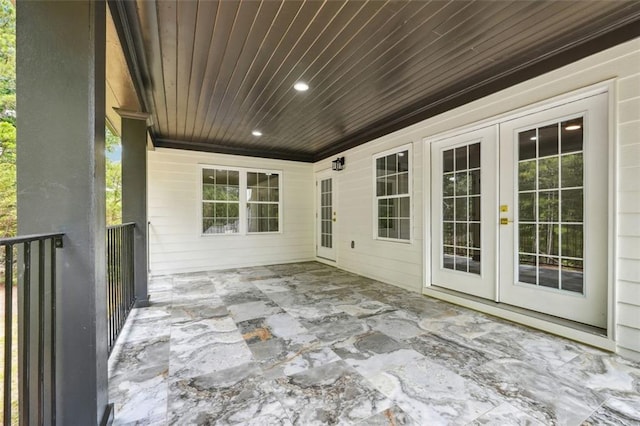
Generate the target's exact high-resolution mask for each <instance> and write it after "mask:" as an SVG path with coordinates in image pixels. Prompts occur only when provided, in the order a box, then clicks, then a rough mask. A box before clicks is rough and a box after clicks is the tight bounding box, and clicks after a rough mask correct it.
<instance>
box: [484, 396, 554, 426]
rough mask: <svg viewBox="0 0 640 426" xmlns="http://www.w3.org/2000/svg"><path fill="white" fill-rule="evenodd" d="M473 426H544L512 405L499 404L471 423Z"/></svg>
mask: <svg viewBox="0 0 640 426" xmlns="http://www.w3.org/2000/svg"><path fill="white" fill-rule="evenodd" d="M471 424H472V425H474V426H480V425H489V426H492V425H513V426H544V423H540V422H539V421H537V420H536V419H534V418H533V417H531V416H530V415H528V414H526V413H525V412H523V411H522V410H518V409H517V408H515V407H514V406H513V405H511V404H508V403H506V402H505V403H504V404H500V405H499V406H497V407H496V408H494V409H493V410H491V411H489V412H488V413H485V414H483V415H482V416H480V417H478V418H477V419H475V420H474V421H473V423H471Z"/></svg>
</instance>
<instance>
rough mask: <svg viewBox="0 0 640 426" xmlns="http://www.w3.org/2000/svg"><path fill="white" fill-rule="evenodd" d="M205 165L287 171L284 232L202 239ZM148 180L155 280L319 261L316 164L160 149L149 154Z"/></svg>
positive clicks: (150, 244) (152, 270) (284, 186)
mask: <svg viewBox="0 0 640 426" xmlns="http://www.w3.org/2000/svg"><path fill="white" fill-rule="evenodd" d="M201 164H208V165H221V166H231V167H247V168H259V169H273V170H282V174H283V183H282V185H283V191H282V192H281V194H282V206H283V219H284V220H283V231H284V232H282V233H280V234H261V235H247V236H243V235H208V236H201V235H200V229H201V224H200V219H199V209H200V208H201V203H200V181H201V179H202V177H201V175H200V173H201V169H200V165H201ZM148 179H149V180H148V181H149V183H148V186H149V187H148V204H149V206H148V209H149V221H150V222H151V225H150V229H149V263H150V269H151V274H152V275H159V274H168V273H176V272H189V271H205V270H212V269H224V268H234V267H240V266H254V265H265V264H276V263H286V262H295V261H303V260H311V259H313V256H314V250H313V241H314V227H313V226H314V218H313V203H314V201H313V172H312V166H311V165H310V164H306V163H298V162H292V161H280V160H268V159H261V158H251V157H238V156H231V155H221V154H210V153H202V152H195V151H181V150H172V149H157V150H156V151H150V152H149V153H148Z"/></svg>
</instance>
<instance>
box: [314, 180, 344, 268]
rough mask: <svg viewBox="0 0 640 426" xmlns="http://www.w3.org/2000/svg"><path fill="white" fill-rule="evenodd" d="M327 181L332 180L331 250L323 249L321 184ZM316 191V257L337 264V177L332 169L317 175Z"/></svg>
mask: <svg viewBox="0 0 640 426" xmlns="http://www.w3.org/2000/svg"><path fill="white" fill-rule="evenodd" d="M326 179H331V208H332V212H331V213H332V214H331V219H332V222H331V224H332V226H331V248H327V247H322V239H321V235H322V211H321V203H322V202H321V191H322V185H321V182H322V181H323V180H326ZM315 180H316V189H315V216H316V222H315V223H316V231H315V240H316V257H318V258H320V259H322V260H328V261H332V262H335V261H336V260H337V247H336V234H337V232H336V230H337V220H338V219H337V216H338V214H337V213H338V205H337V199H338V197H337V193H336V192H337V191H336V189H337V183H338V182H337V176H336V174H335V173H333V171H332V170H331V169H326V170H322V171H320V172H317V173H316V179H315Z"/></svg>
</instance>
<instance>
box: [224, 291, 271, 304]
mask: <svg viewBox="0 0 640 426" xmlns="http://www.w3.org/2000/svg"><path fill="white" fill-rule="evenodd" d="M220 297H222V300H223V301H224V303H225V304H226V305H227V306H228V307H230V306H233V305H241V304H243V303H249V302H267V301H269V298H268V297H267V295H265V294H264V293H263V292H261V291H260V290H258V289H257V288H255V286H252V288H250V289H248V290H247V291H242V292H234V293H228V294H222V295H221V296H220Z"/></svg>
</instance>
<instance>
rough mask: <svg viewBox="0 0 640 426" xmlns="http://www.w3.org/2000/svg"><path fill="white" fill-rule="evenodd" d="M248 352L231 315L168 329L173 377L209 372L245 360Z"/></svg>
mask: <svg viewBox="0 0 640 426" xmlns="http://www.w3.org/2000/svg"><path fill="white" fill-rule="evenodd" d="M250 360H251V351H249V348H248V347H247V344H246V343H245V342H244V340H243V339H242V336H241V335H240V333H239V332H238V330H237V328H236V326H235V323H234V322H233V320H232V319H231V318H228V317H225V318H211V319H206V320H201V321H193V322H189V323H184V324H174V325H173V326H172V328H171V358H170V362H169V373H170V377H171V378H172V379H182V378H188V377H194V376H199V375H202V374H208V373H211V372H214V371H220V370H224V369H227V368H231V367H235V366H237V365H240V364H244V363H247V362H249V361H250Z"/></svg>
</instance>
